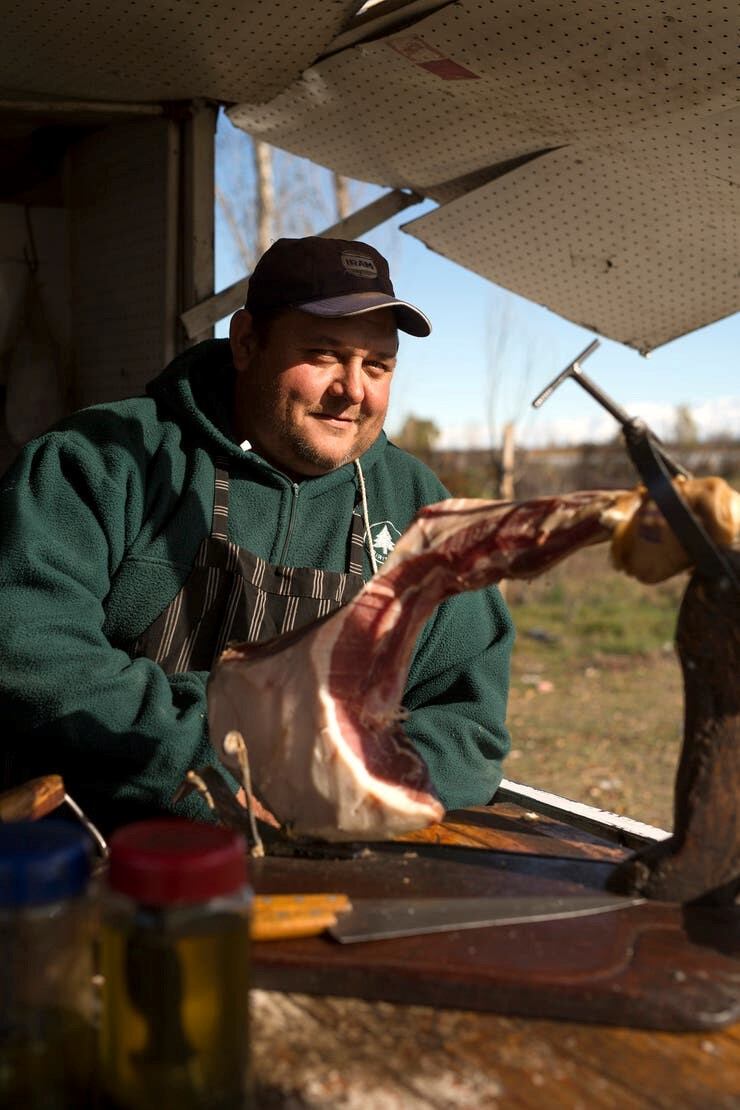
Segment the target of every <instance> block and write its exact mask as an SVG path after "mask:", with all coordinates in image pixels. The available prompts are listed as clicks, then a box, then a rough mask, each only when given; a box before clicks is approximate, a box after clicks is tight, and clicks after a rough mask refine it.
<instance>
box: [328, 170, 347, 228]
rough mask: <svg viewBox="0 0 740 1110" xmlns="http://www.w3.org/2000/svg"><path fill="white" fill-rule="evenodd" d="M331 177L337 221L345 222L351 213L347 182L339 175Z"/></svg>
mask: <svg viewBox="0 0 740 1110" xmlns="http://www.w3.org/2000/svg"><path fill="white" fill-rule="evenodd" d="M332 177H333V179H334V198H335V200H336V204H337V219H338V220H346V219H347V216H349V214H350V211H351V208H350V200H349V181H348V180H347V178H346V177H342V175H341V173H335V174H332Z"/></svg>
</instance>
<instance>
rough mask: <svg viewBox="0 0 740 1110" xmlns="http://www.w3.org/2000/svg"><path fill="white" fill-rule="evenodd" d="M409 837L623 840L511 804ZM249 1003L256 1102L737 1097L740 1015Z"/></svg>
mask: <svg viewBox="0 0 740 1110" xmlns="http://www.w3.org/2000/svg"><path fill="white" fill-rule="evenodd" d="M410 839H412V840H417V841H420V842H426V843H429V842H435V841H436V842H444V843H448V844H457V845H465V844H467V845H472V844H477V845H479V846H480V847H481V848H485V849H488V850H490V849H491V848H494V849H495V848H496V847H497V846H498V849H499V850H501V851H504V852H517V851H519V852H522V853H524V854H530V855H536V856H538V857H546V856H548V855H550V856H553V855H560V854H565V855H567V856H569V857H570V858H573V859H578V858H579V857H582V858H590V859H603V860H611V861H615V862H616V860H617V859H618V858H620V857H621V856H622V855H623V854H624V852H623V850H622V849H620V848H618V847H616V846H614V845H613V844H608V843H607V842H603V841H599V840H598V839H597V838H595V837H592V836H590V835H589V834H587V833H583V832H579V831H577V830H573V829H571V828H569V827H567V826H564V825H561V824H558V823H556V822H554V821H550V820H548V819H547V818H543V817H539V818H537V817H534V816H533V815H528V814H526V813H525V812H524V811H522V810H520V809H519V808H518V807H516V806H511V805H509V806H497V807H495V809H494V810H488V811H485V810H481V809H478V810H472V811H465V812H463V813H458V814H454V815H451V816H450V818H449V819H448V821H447V822H445V824H444V825H443V826H437V827H435V829H433V830H431V831H430V832H428V833H425V834H423V835H422V836H420V837H416V838H410ZM258 885H259V884H258ZM476 932H478V931H477V930H476V931H475V932H471V933H470V934H468V935H469V936H471V937H474V936H475V933H476ZM278 943H284V942H278ZM292 943H297V942H292ZM388 943H393V942H388ZM258 963H259V957H258ZM738 975H739V976H740V963H739V964H738ZM258 979H259V971H258ZM252 1013H253V1028H252V1043H253V1059H254V1071H255V1080H256V1087H257V1106H258V1107H259V1110H262V1108H265V1110H269V1108H271V1107H284V1108H290V1110H302V1108H309V1107H311V1108H312V1107H322V1108H323V1107H327V1108H329V1107H330V1108H336V1110H340V1108H341V1110H376V1108H377V1110H395V1108H403V1110H405V1108H409V1110H416V1108H417V1107H418V1108H422V1107H432V1108H439V1110H447V1108H457V1107H466V1108H468V1107H469V1108H471V1110H477V1108H484V1107H532V1108H536V1110H543V1108H547V1110H549V1108H550V1107H568V1108H570V1107H584V1108H589V1110H590V1108H592V1107H596V1108H600V1107H605V1108H606V1107H615V1108H617V1107H618V1108H619V1110H625V1108H631V1107H640V1108H642V1107H645V1108H647V1107H666V1108H670V1110H676V1108H680V1110H683V1108H688V1107H697V1108H701V1110H709V1108H712V1110H713V1108H715V1107H716V1108H722V1107H728V1108H729V1107H733V1108H740V1026H738V1025H735V1026H732V1027H730V1028H727V1029H724V1030H722V1031H721V1032H708V1031H701V1032H683V1033H667V1032H656V1031H646V1030H638V1029H628V1028H622V1027H618V1026H607V1025H598V1024H583V1023H580V1022H578V1023H576V1022H572V1021H545V1020H541V1019H538V1018H536V1017H529V1018H523V1017H513V1016H507V1015H504V1014H494V1013H480V1012H473V1011H468V1010H459V1009H441V1008H437V1007H431V1006H419V1005H402V1004H398V1003H391V1002H382V1001H380V1002H368V1001H363V1000H361V999H356V998H341V997H333V996H331V995H315V994H313V995H308V994H300V993H289V992H282V991H267V990H260V989H257V990H254V991H253V1006H252Z"/></svg>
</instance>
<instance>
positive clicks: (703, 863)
mask: <svg viewBox="0 0 740 1110" xmlns="http://www.w3.org/2000/svg"><path fill="white" fill-rule="evenodd" d="M728 557H729V558H730V559H731V561H732V565H733V567H735V573H736V574H737V575H738V577H740V555H738V554H730V553H728ZM676 647H677V650H678V655H679V658H680V660H681V666H682V668H683V678H684V695H685V710H684V740H683V748H682V751H681V757H680V760H679V764H678V770H677V773H676V787H675V800H674V827H673V835H672V837H671V838H670V840H666V841H663V842H662V843H661V844H658V845H652V846H651V847H650V848H648V849H646V850H644V851H642V852H639V853H638V854H637V855H636V856H633V857H632V858H631V859H629V860H626V861H625V863H623V864H621V865H620V866H619V867H618V868H617V870H616V871H615V872H614V874H613V875H612V877H611V880H610V884H609V885H610V887H611V889H612V890H618V891H621V892H624V893H629V894H642V895H643V896H645V897H648V898H659V899H663V900H665V901H672V902H682V903H686V902H693V901H696V900H699V899H701V900H702V901H704V902H711V903H714V904H725V903H729V902H732V901H733V900H734V899H735V897H736V895H737V894H738V892H739V891H740V797H739V794H740V591H738V590H736V589H734V588H732V586H730V585H729V584H728V583H727V580H726V579H723V580H717V579H706V578H702V577H700V576H699V575H694V576H693V577H692V578H691V580H690V582H689V585H688V588H687V590H686V593H685V595H684V599H683V602H682V604H681V610H680V612H679V615H678V627H677V630H676Z"/></svg>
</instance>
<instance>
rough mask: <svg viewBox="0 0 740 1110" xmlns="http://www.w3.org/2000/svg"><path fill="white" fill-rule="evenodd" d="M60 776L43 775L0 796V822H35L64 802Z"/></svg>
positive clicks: (62, 783) (62, 784)
mask: <svg viewBox="0 0 740 1110" xmlns="http://www.w3.org/2000/svg"><path fill="white" fill-rule="evenodd" d="M64 797H65V790H64V782H63V780H62V777H61V775H43V776H42V777H41V778H37V779H29V780H28V782H24V783H21V785H20V786H14V787H13V788H12V789H11V790H5V791H4V792H3V793H2V794H0V821H3V822H5V821H35V820H37V818H39V817H45V816H46V814H47V813H51V812H52V810H55V809H56V808H57V806H60V805H61V804H62V802H63V801H64Z"/></svg>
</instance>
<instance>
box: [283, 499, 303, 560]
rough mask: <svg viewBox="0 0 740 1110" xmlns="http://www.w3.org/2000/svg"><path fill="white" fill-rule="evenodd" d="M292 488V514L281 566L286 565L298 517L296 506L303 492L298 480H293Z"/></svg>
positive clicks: (289, 518)
mask: <svg viewBox="0 0 740 1110" xmlns="http://www.w3.org/2000/svg"><path fill="white" fill-rule="evenodd" d="M291 489H292V491H293V493H292V498H291V502H290V516H289V517H288V534H287V535H286V537H285V543H284V544H283V550H282V552H281V553H280V564H279V565H280V566H284V565H285V557H286V555H287V554H288V548H289V546H290V540H291V537H292V535H293V527H294V525H295V518H296V511H297V510H296V506H297V504H298V494H299V493H300V492H301V489H300V486H299V485H298V483H297V482H292V483H291Z"/></svg>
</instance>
